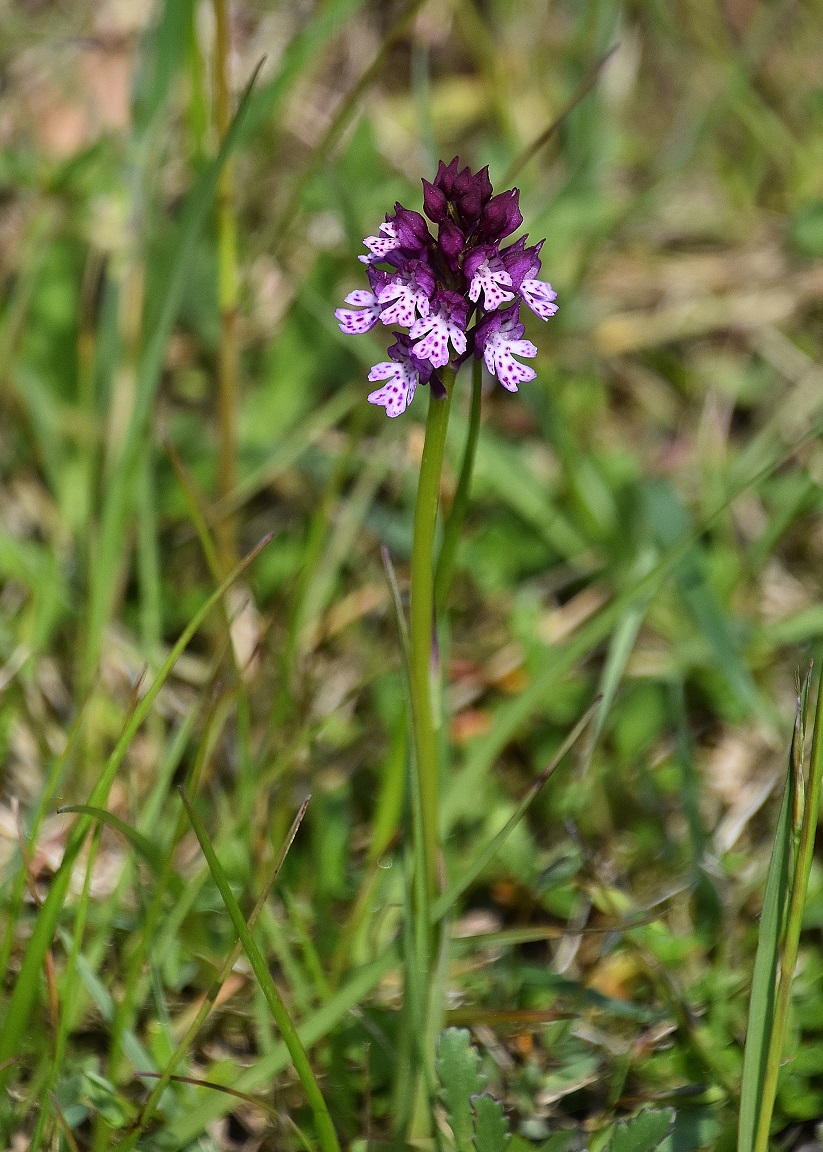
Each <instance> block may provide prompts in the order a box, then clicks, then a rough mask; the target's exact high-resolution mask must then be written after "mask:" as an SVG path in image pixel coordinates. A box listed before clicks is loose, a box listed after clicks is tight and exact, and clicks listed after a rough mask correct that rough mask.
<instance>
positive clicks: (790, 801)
mask: <svg viewBox="0 0 823 1152" xmlns="http://www.w3.org/2000/svg"><path fill="white" fill-rule="evenodd" d="M807 684H808V680H807ZM805 695H806V687H805V686H804V693H803V696H802V697H801V700H799V701H798V709H797V721H796V723H795V728H794V734H793V736H792V745H791V751H790V753H789V767H788V776H787V783H786V788H785V791H784V793H783V803H782V804H781V806H780V815H779V817H778V820H777V831H776V832H775V837H774V846H773V848H772V855H771V860H770V861H769V872H768V876H767V878H766V892H765V895H764V897H763V911H762V913H761V916H760V931H759V933H758V937H757V955H756V957H755V961H754V974H753V976H752V996H751V1001H750V1003H749V1020H748V1027H747V1030H746V1048H745V1053H744V1057H743V1083H742V1088H741V1096H740V1124H739V1128H738V1136H737V1147H738V1152H750V1149H752V1148H754V1146H755V1137H756V1131H757V1127H758V1123H759V1119H758V1118H759V1116H760V1112H761V1103H762V1096H763V1082H764V1080H765V1076H766V1062H767V1060H768V1055H769V1044H770V1041H771V1036H772V1030H773V1027H774V1012H775V998H776V992H777V970H778V965H779V962H780V948H781V944H782V941H783V937H784V934H785V928H786V914H787V911H788V901H789V895H790V887H791V868H790V864H791V861H790V855H791V851H790V846H791V839H792V826H793V817H794V807H795V804H794V801H795V774H794V765H795V763H796V761H797V759H798V757H801V756H802V752H801V747H802V743H803V737H804V731H803V707H804V704H805Z"/></svg>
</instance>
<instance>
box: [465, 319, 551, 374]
mask: <svg viewBox="0 0 823 1152" xmlns="http://www.w3.org/2000/svg"><path fill="white" fill-rule="evenodd" d="M523 332H524V328H523V325H522V324H521V323H520V321H519V319H518V317H517V310H516V309H515V308H511V309H509V311H508V312H490V313H489V314H488V316H486V317H484V319H483V320H481V322H480V324H479V325H478V327H477V333H476V335H475V350H476V354H477V355H478V356H479V355H480V353H481V351H482V354H483V359H484V360H485V361H486V367H487V368H488V370H489V371H490V372H491V374H492V376H496V377H497V379H498V380H499V381H500V383H501V384H502V385H503V387H504V388H506V389H508V391H509V392H516V391H517V385H518V384H525V382H526V381H527V380H534V378H535V376H536V375H537V373H536V372H535V370H534V368H531V367H530V366H529V365H528V364H521V363H520V361H519V360H515V356H526V357H528V358H531V357H532V356H536V355H537V349H536V348H535V346H534V344H532V342H531V340H523V339H522V336H523Z"/></svg>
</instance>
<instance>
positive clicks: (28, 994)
mask: <svg viewBox="0 0 823 1152" xmlns="http://www.w3.org/2000/svg"><path fill="white" fill-rule="evenodd" d="M270 540H271V536H266V537H264V539H263V540H262V541H261V542H260V543H259V544H258V545H257V547H256V548H255V549H254V550H253V551H252V552H250V553H249V555H248V556H246V557H245V558H244V559H243V560H242V561H241V562H240V564H238V565H237V567H236V568H235V570H234V572H232V574H231V575H230V576H229V577H228V578H227V579H226V580H224V581H223V583H222V584H221V585H220V587H219V588H218V589H217V591H216V592H214V593H213V594H212V595H211V596H210V597H209V598H208V600H207V601H206V602H205V604H204V605H203V607H202V608H201V609H200V611H199V612H197V613H196V614H195V615H194V616H193V617H192V619H191V621H190V622H189V625H188V627H187V628H186V629H185V631H184V632H183V634H182V636H181V637H180V639H179V640H178V641H177V643H176V644H175V645H174V647H173V648H172V650H171V652H170V653H169V655H168V657H167V658H166V661H165V663H164V664H163V666H162V668H161V669H160V671H159V672H158V673H157V676H156V677H155V678H154V681H153V682H152V684H151V686H150V687H149V689H148V691H147V692H146V694H145V696H144V697H143V698H142V700H140V702H139V703H138V704H137V707H136V708H135V709H134V711H133V713H132V714H131V716H130V718H129V720H128V722H127V724H126V726H125V728H124V729H123V733H122V735H121V736H120V739H119V740H118V741H117V744H116V745H115V747H114V750H113V751H112V753H111V755H110V756H109V759H108V760H107V762H106V765H105V767H104V768H103V772H102V774H101V776H100V779H99V780H98V782H97V784H96V785H95V787H94V789H93V790H92V794H91V796H90V797H89V801H88V802H89V804H90V805H92V806H94V807H100V806H101V805H102V804H104V803H105V801H106V797H107V796H108V794H109V789H110V788H111V786H112V784H113V782H114V778H115V776H116V775H117V772H118V769H119V768H120V765H121V764H122V762H123V759H124V757H125V755H126V752H127V751H128V749H129V746H130V745H131V742H132V740H133V739H134V737H135V735H136V733H137V731H138V729H139V728H140V726H141V725H142V724H143V721H144V720H145V719H146V717H147V716H148V714H149V712H150V711H151V709H152V706H153V704H154V701H155V700H156V699H157V695H158V693H159V692H160V689H161V688H162V687H163V684H164V683H165V682H166V680H167V679H168V677H169V675H170V674H171V671H172V669H173V668H174V666H175V664H176V663H177V660H178V657H179V656H180V655H181V653H182V652H183V651H184V650H185V648H186V647H187V646H188V644H189V641H190V640H191V638H192V637H193V636H194V634H195V633H196V632H197V630H198V629H199V628H200V625H201V624H202V623H203V621H204V620H205V619H206V617H207V616H208V614H209V612H210V611H211V610H212V608H213V607H214V606H215V604H217V603H218V602H219V601H220V599H221V598H222V597H223V596H224V595H225V593H226V591H227V590H228V589H229V588H230V587H231V585H232V584H233V583H234V581H235V580H237V579H238V577H239V576H240V575H242V573H243V572H245V571H246V569H247V568H248V567H249V565H250V564H251V563H252V562H253V561H254V559H255V558H256V557H257V556H258V554H259V553H260V552H261V551H262V549H263V548H265V547H266V545H267V544H268V543H269V541H270ZM92 822H93V821H92V817H91V816H88V815H83V816H81V817H80V819H79V820H78V821H77V824H76V825H75V826H74V828H73V830H72V833H71V835H70V836H69V838H68V841H67V843H66V848H65V851H64V853H63V859H62V861H61V864H60V867H59V868H58V870H57V872H56V874H55V876H54V879H53V880H52V883H51V886H50V888H49V892H48V895H47V896H46V899H45V900H44V902H43V906H42V908H41V909H40V911H39V912H38V914H37V920H36V922H35V925H34V930H33V932H32V935H31V938H30V940H29V943H28V947H27V948H26V952H25V955H24V957H23V963H22V965H21V967H20V972H19V974H18V976H17V980H16V981H15V984H14V990H13V991H12V994H11V999H10V1000H9V1005H8V1012H7V1014H6V1018H5V1023H4V1027H3V1030H2V1034H0V1062H2V1061H4V1060H6V1059H8V1058H9V1057H13V1056H15V1055H16V1054H17V1052H18V1047H19V1044H20V1041H21V1039H22V1037H23V1034H24V1032H25V1030H26V1028H27V1026H28V1021H29V1017H30V1016H31V1012H32V1008H33V1007H34V1002H35V999H36V997H37V992H38V989H39V984H40V972H41V970H42V966H43V962H44V960H45V956H46V952H47V951H48V949H49V947H50V945H51V942H52V940H53V938H54V933H55V930H56V928H57V922H58V919H59V917H60V913H61V911H62V908H63V902H64V900H65V898H66V893H67V892H68V888H69V882H70V880H71V871H72V867H73V865H74V862H75V860H76V859H77V856H78V855H79V853H80V849H81V848H82V846H83V841H84V840H85V838H86V835H87V834H88V831H89V829H90V828H91V825H92ZM7 1071H8V1070H6V1071H3V1072H0V1085H2V1084H4V1083H5V1082H6V1079H7Z"/></svg>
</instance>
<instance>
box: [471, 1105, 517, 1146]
mask: <svg viewBox="0 0 823 1152" xmlns="http://www.w3.org/2000/svg"><path fill="white" fill-rule="evenodd" d="M472 1107H473V1108H474V1125H475V1134H474V1146H475V1148H476V1149H477V1152H505V1149H506V1148H507V1147H508V1143H509V1140H511V1133H510V1132H509V1122H508V1120H507V1119H506V1117H505V1115H504V1114H503V1108H502V1105H501V1104H500V1103H498V1101H497V1100H495V1099H494V1097H492V1096H489V1094H488V1093H487V1092H484V1093H483V1095H482V1096H474V1097H472Z"/></svg>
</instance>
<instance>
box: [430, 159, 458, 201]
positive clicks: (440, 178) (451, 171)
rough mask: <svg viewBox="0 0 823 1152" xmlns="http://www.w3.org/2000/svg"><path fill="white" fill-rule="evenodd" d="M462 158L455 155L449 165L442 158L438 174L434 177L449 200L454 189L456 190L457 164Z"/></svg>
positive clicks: (436, 183)
mask: <svg viewBox="0 0 823 1152" xmlns="http://www.w3.org/2000/svg"><path fill="white" fill-rule="evenodd" d="M459 163H460V160H459V158H458V157H457V156H455V158H454V160H452V162H451V163H450V164H449V165H448V166H447V165H446V164H444V163H443V161H442V160H441V161H440V163H439V164H438V166H437V175H436V176H435V178H434V183H435V185H436V186H437V187H438V188H439V189H440V191H441V192H443V193H444V194H445V196H446V199H447V200H450V199H451V196H452V191H453V190H454V181H455V177H456V176H457V165H458V164H459Z"/></svg>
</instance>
